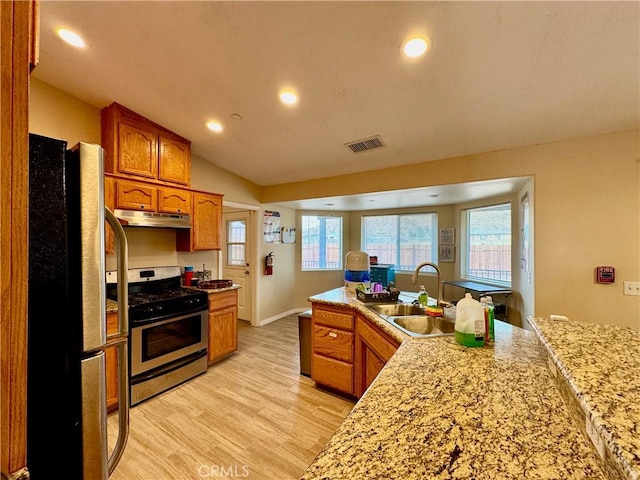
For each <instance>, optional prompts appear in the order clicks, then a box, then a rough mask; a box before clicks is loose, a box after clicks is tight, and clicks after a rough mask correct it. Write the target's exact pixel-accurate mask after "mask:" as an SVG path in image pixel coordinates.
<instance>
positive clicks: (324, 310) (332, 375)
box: [311, 304, 353, 396]
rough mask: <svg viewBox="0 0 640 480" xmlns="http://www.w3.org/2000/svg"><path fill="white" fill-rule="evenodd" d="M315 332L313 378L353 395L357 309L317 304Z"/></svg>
mask: <svg viewBox="0 0 640 480" xmlns="http://www.w3.org/2000/svg"><path fill="white" fill-rule="evenodd" d="M311 331H312V335H311V347H312V351H313V355H312V356H311V379H312V380H313V381H314V382H316V383H317V384H319V385H322V386H324V387H328V388H331V389H333V390H337V391H339V392H342V393H345V394H347V395H349V396H353V310H351V309H350V308H348V307H336V306H329V305H320V304H314V305H313V308H312V314H311Z"/></svg>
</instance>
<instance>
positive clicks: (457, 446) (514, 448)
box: [302, 288, 607, 480]
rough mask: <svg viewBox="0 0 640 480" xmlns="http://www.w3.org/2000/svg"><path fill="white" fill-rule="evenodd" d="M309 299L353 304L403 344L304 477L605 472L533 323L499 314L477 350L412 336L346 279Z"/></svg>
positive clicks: (598, 475)
mask: <svg viewBox="0 0 640 480" xmlns="http://www.w3.org/2000/svg"><path fill="white" fill-rule="evenodd" d="M309 300H310V301H311V302H312V303H319V304H325V305H331V304H334V305H336V306H343V307H344V306H348V307H350V308H352V309H354V310H356V311H357V312H359V313H360V314H362V315H364V316H366V317H367V318H368V319H369V320H371V321H372V322H374V323H376V325H378V326H380V328H381V329H384V330H385V331H388V332H389V333H390V334H393V335H394V337H395V338H398V340H402V344H401V345H400V347H399V349H398V351H397V352H396V353H395V355H394V356H393V357H392V358H391V359H390V360H389V362H388V363H387V364H386V366H385V367H384V368H383V369H382V371H381V373H380V374H379V375H378V377H377V378H376V379H375V381H374V382H373V383H372V385H371V387H370V388H369V389H368V390H367V391H366V392H365V394H364V395H363V396H362V398H361V399H360V401H359V402H358V403H357V404H356V406H355V407H354V409H353V410H352V412H351V413H350V414H349V416H348V417H347V418H346V419H345V421H344V423H343V424H342V425H341V426H340V427H339V428H338V430H337V431H336V433H335V435H334V436H333V437H332V439H331V440H330V441H329V443H328V444H327V445H326V446H325V448H324V449H323V450H322V451H321V452H320V453H319V454H318V456H317V457H316V459H315V460H314V461H313V463H312V464H311V465H310V466H309V467H308V469H307V470H306V472H305V473H304V475H303V476H302V478H303V479H305V480H311V479H367V480H369V479H391V478H402V479H424V478H438V479H454V478H466V479H469V478H478V479H503V478H504V479H522V478H532V479H542V478H544V479H604V478H607V477H605V476H604V475H603V473H602V470H601V467H600V465H599V463H598V457H597V456H596V454H595V453H594V450H593V448H592V446H591V445H590V444H589V443H588V440H586V438H585V437H584V436H583V435H582V434H581V432H580V430H579V429H578V428H577V427H576V425H575V424H574V423H573V420H572V418H571V414H570V412H569V411H568V409H567V407H566V406H565V404H564V402H563V400H562V398H561V396H560V394H559V393H558V390H557V389H556V387H555V385H554V382H553V379H552V378H551V375H550V373H549V370H548V368H547V365H546V363H545V360H544V357H543V355H542V354H541V351H540V349H539V345H538V341H537V338H536V335H535V334H534V333H533V332H529V331H526V330H523V329H520V328H517V327H511V326H509V325H508V324H504V323H502V322H497V324H496V341H495V344H493V345H491V346H487V347H484V348H476V349H472V348H466V347H462V346H460V345H458V344H457V343H456V342H455V340H454V339H453V337H452V336H442V337H434V338H410V337H408V336H406V335H404V334H403V333H402V332H399V331H398V330H397V329H395V327H393V326H392V325H390V324H389V323H387V322H386V321H385V320H383V319H382V318H381V317H378V316H377V315H375V314H374V313H373V312H371V311H370V310H369V309H368V308H367V307H366V305H364V304H363V303H361V302H359V301H358V300H357V299H356V298H355V295H352V294H351V292H347V291H345V289H344V288H339V289H335V290H331V291H329V292H325V293H324V294H321V295H317V296H313V297H310V299H309ZM401 300H403V299H402V298H401ZM445 313H446V314H448V315H451V311H450V310H449V311H448V312H447V311H445Z"/></svg>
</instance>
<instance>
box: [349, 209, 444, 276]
mask: <svg viewBox="0 0 640 480" xmlns="http://www.w3.org/2000/svg"><path fill="white" fill-rule="evenodd" d="M437 232H438V214H436V213H411V214H405V215H373V216H365V217H362V249H363V250H364V251H365V252H367V253H368V254H369V255H377V256H378V263H390V264H392V265H395V267H396V270H400V271H402V270H404V271H413V270H414V269H415V268H416V267H417V266H418V265H419V264H420V263H422V262H436V261H437V259H438V254H437V248H438V237H437Z"/></svg>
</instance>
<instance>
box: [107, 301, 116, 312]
mask: <svg viewBox="0 0 640 480" xmlns="http://www.w3.org/2000/svg"><path fill="white" fill-rule="evenodd" d="M117 311H118V302H116V301H115V300H111V299H110V298H107V313H115V312H117Z"/></svg>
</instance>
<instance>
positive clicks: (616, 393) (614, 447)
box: [529, 318, 640, 479]
mask: <svg viewBox="0 0 640 480" xmlns="http://www.w3.org/2000/svg"><path fill="white" fill-rule="evenodd" d="M529 323H530V324H531V326H532V327H533V329H534V331H536V332H537V333H538V336H539V339H540V342H541V344H542V345H543V347H544V348H545V349H546V351H547V352H548V354H549V357H550V359H551V361H552V362H553V364H554V365H555V368H556V371H557V373H558V378H559V379H561V380H562V381H564V382H565V383H566V386H567V390H568V391H569V392H570V394H571V395H572V396H573V397H574V398H575V400H576V401H577V403H578V405H579V409H577V410H578V412H577V413H578V414H581V415H582V416H583V417H585V418H589V419H591V421H592V422H593V425H594V427H595V429H596V432H597V433H598V434H599V435H600V436H601V438H602V439H603V440H604V444H605V447H606V449H607V451H606V456H607V457H610V458H611V459H612V461H613V462H615V464H617V466H618V469H619V470H620V471H621V472H622V477H623V478H629V479H638V478H640V332H638V331H636V330H633V329H630V328H624V327H617V326H611V325H599V324H594V323H586V322H577V321H557V320H549V319H546V318H531V319H529ZM580 410H581V412H580Z"/></svg>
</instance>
